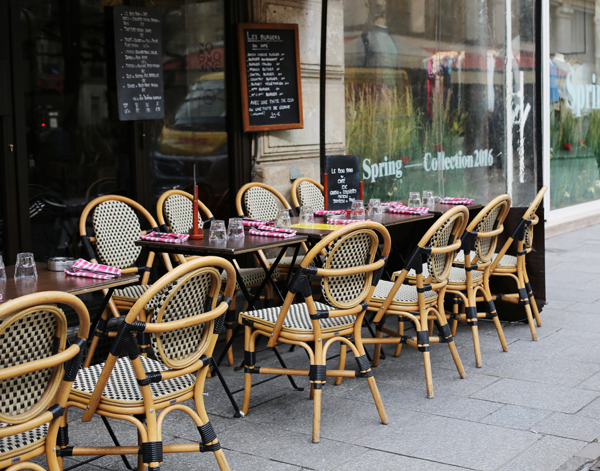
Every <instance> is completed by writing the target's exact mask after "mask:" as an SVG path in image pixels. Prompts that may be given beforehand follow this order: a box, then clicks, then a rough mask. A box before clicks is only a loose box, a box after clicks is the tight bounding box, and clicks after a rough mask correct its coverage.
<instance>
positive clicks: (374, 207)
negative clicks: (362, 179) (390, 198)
mask: <svg viewBox="0 0 600 471" xmlns="http://www.w3.org/2000/svg"><path fill="white" fill-rule="evenodd" d="M369 208H370V209H371V214H372V215H373V216H379V215H380V214H381V212H382V211H381V200H380V199H379V198H371V199H370V200H369Z"/></svg>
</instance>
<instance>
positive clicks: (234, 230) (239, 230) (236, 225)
mask: <svg viewBox="0 0 600 471" xmlns="http://www.w3.org/2000/svg"><path fill="white" fill-rule="evenodd" d="M228 235H229V238H230V239H243V238H244V223H243V222H242V218H230V219H229V231H228Z"/></svg>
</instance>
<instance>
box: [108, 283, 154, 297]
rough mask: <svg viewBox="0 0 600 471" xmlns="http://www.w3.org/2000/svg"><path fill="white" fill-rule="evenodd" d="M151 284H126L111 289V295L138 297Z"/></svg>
mask: <svg viewBox="0 0 600 471" xmlns="http://www.w3.org/2000/svg"><path fill="white" fill-rule="evenodd" d="M150 286H151V285H132V286H126V287H125V288H121V289H116V290H114V291H113V296H120V297H122V298H131V299H138V298H139V297H140V296H141V295H142V294H144V293H145V292H146V290H147V289H148V288H150Z"/></svg>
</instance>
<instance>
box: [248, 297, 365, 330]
mask: <svg viewBox="0 0 600 471" xmlns="http://www.w3.org/2000/svg"><path fill="white" fill-rule="evenodd" d="M315 306H316V308H317V309H318V310H323V311H324V310H328V311H330V310H332V309H334V308H333V307H331V306H327V305H326V304H323V303H319V302H315ZM280 311H281V307H268V308H265V309H259V310H257V311H249V312H242V313H240V320H241V319H249V320H252V321H254V322H260V323H261V324H264V325H269V326H273V325H274V324H275V322H277V317H278V316H279V312H280ZM355 321H356V317H355V316H343V317H332V318H329V319H319V323H320V324H321V329H322V330H323V332H330V331H337V330H340V327H352V325H354V322H355ZM283 330H289V331H307V330H308V331H311V330H312V324H311V320H310V317H309V314H308V307H307V306H306V303H300V304H292V305H291V306H290V309H289V311H288V314H287V316H286V317H285V321H284V322H283Z"/></svg>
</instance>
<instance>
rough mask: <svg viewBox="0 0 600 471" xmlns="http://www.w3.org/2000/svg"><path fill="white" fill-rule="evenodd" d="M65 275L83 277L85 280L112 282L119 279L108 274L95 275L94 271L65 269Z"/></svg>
mask: <svg viewBox="0 0 600 471" xmlns="http://www.w3.org/2000/svg"><path fill="white" fill-rule="evenodd" d="M65 273H66V274H67V275H71V276H83V277H85V278H97V279H100V280H112V279H113V278H117V275H109V274H108V273H94V272H92V271H85V270H78V269H76V268H65Z"/></svg>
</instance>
